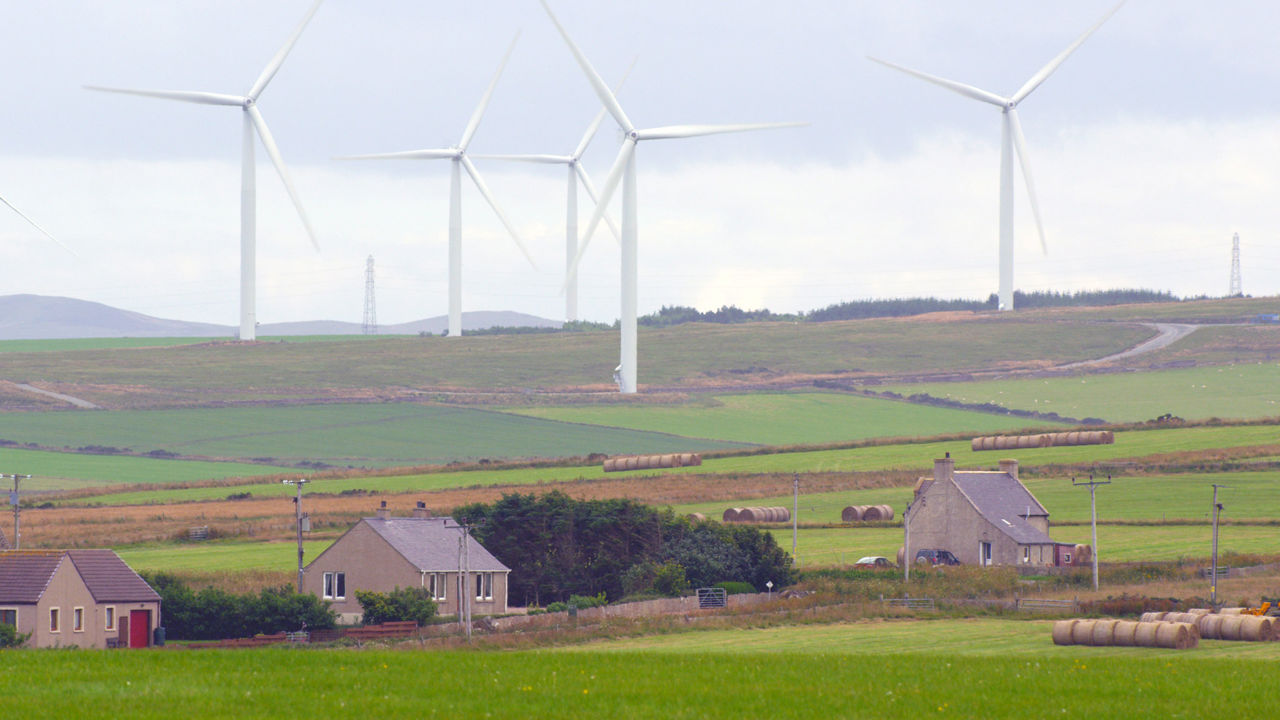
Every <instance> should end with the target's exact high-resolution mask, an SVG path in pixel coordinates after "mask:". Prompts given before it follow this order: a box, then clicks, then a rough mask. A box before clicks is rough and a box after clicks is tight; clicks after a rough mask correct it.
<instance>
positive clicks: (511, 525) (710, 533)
mask: <svg viewBox="0 0 1280 720" xmlns="http://www.w3.org/2000/svg"><path fill="white" fill-rule="evenodd" d="M454 517H455V518H456V519H458V521H459V522H463V523H466V524H469V525H472V526H473V527H475V531H474V535H475V537H476V539H477V540H479V541H480V543H481V544H483V545H484V546H485V548H486V549H488V550H489V552H491V553H493V554H494V556H495V557H497V558H498V559H499V560H500V561H502V562H503V564H505V565H507V566H508V567H510V568H511V570H512V573H511V580H510V586H509V588H508V598H509V601H510V602H511V604H513V605H528V604H532V605H542V604H544V603H549V602H553V601H563V600H567V599H568V598H569V597H570V596H572V595H584V596H586V595H597V594H599V593H601V592H603V593H605V595H606V597H608V598H609V599H611V600H616V599H620V598H622V597H623V596H625V595H633V594H644V593H646V592H654V593H658V594H671V591H672V590H673V589H681V590H682V589H683V588H686V587H704V586H710V585H714V584H716V583H718V582H722V581H738V582H746V583H750V584H751V585H752V586H753V587H755V588H757V589H758V590H760V591H763V590H764V588H765V583H766V582H768V581H772V582H773V584H774V585H775V586H778V587H781V586H785V585H789V584H791V583H792V582H794V577H795V571H794V570H793V568H792V567H791V556H789V555H787V554H786V553H785V552H783V551H782V549H781V548H779V547H778V545H777V543H776V542H775V541H774V539H773V536H772V535H770V534H769V533H767V532H765V531H763V530H760V529H759V528H755V527H750V526H734V527H727V526H723V525H721V524H719V523H715V522H701V523H691V522H689V521H688V520H687V519H685V518H683V517H677V516H676V515H674V514H673V513H672V512H671V511H670V510H658V509H656V508H652V507H649V506H647V505H643V504H641V503H638V502H635V501H633V500H625V499H615V500H574V499H573V498H570V497H569V496H568V495H565V494H564V493H562V492H559V491H556V492H551V493H547V494H545V495H541V496H536V495H521V494H511V495H504V496H503V497H502V499H501V500H498V501H497V502H495V503H493V504H491V505H486V504H482V503H476V504H473V505H467V506H464V507H460V508H458V509H457V510H455V511H454Z"/></svg>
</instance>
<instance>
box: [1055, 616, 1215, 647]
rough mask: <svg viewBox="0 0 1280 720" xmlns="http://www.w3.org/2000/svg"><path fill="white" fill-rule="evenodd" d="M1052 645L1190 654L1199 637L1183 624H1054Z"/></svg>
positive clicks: (1107, 621) (1080, 621)
mask: <svg viewBox="0 0 1280 720" xmlns="http://www.w3.org/2000/svg"><path fill="white" fill-rule="evenodd" d="M1053 644H1054V645H1091V646H1094V647H1158V648H1168V649H1170V650H1189V649H1191V648H1194V647H1196V646H1198V645H1199V644H1200V633H1199V632H1198V631H1197V630H1196V626H1195V625H1193V624H1191V623H1185V622H1163V621H1156V622H1133V621H1130V620H1080V619H1075V620H1059V621H1058V622H1056V623H1054V624H1053Z"/></svg>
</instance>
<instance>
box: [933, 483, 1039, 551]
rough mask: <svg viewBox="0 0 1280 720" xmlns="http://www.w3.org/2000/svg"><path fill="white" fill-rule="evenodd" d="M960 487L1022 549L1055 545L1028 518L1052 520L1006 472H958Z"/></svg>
mask: <svg viewBox="0 0 1280 720" xmlns="http://www.w3.org/2000/svg"><path fill="white" fill-rule="evenodd" d="M954 478H955V483H956V487H958V488H960V492H962V493H964V495H965V497H967V498H969V502H971V503H973V507H974V508H976V509H977V511H978V513H979V514H980V515H982V517H984V518H986V520H987V522H989V523H991V524H992V525H994V526H995V527H996V528H997V529H998V530H1000V531H1001V532H1003V533H1004V534H1005V535H1008V536H1009V537H1010V538H1011V539H1012V540H1013V541H1014V542H1016V543H1018V544H1019V545H1051V544H1053V540H1050V539H1049V536H1048V535H1045V534H1044V533H1042V532H1040V531H1039V530H1037V529H1036V528H1034V527H1032V526H1031V525H1030V523H1028V522H1027V521H1026V520H1025V519H1024V518H1025V517H1026V516H1027V515H1031V516H1043V517H1048V515H1049V511H1048V510H1045V509H1044V506H1043V505H1041V504H1040V501H1039V500H1036V496H1035V495H1032V494H1031V491H1030V490H1028V489H1027V488H1026V486H1024V485H1023V484H1022V483H1020V482H1018V480H1017V478H1015V477H1013V476H1012V475H1010V474H1008V473H1003V472H957V473H955V475H954Z"/></svg>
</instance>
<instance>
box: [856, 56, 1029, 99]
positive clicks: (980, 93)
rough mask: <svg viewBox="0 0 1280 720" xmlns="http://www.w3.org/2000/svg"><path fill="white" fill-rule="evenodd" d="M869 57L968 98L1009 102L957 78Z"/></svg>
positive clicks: (872, 60)
mask: <svg viewBox="0 0 1280 720" xmlns="http://www.w3.org/2000/svg"><path fill="white" fill-rule="evenodd" d="M867 59H868V60H870V61H871V62H875V63H880V64H881V65H884V66H885V67H887V68H893V69H894V70H897V71H898V72H904V73H906V74H908V75H913V76H915V77H918V78H920V79H921V80H924V81H925V82H931V83H933V84H934V85H938V86H940V87H944V88H946V89H948V90H950V91H952V92H957V93H960V94H961V95H964V96H965V97H967V98H973V99H974V100H980V101H982V102H984V103H991V104H992V105H995V106H997V107H1004V106H1005V105H1006V104H1008V103H1009V100H1008V99H1006V98H1002V97H1000V96H999V95H996V94H995V93H990V92H987V91H986V90H983V89H982V88H976V87H974V86H972V85H965V84H964V83H960V82H956V81H955V80H948V79H946V78H940V77H938V76H936V75H930V74H928V73H922V72H920V71H919V70H912V69H911V68H907V67H903V66H901V65H895V64H894V63H891V62H889V61H887V60H881V59H879V58H873V57H871V56H870V55H868V56H867Z"/></svg>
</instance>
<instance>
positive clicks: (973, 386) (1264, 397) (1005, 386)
mask: <svg viewBox="0 0 1280 720" xmlns="http://www.w3.org/2000/svg"><path fill="white" fill-rule="evenodd" d="M1193 337H1194V336H1193ZM1277 384H1280V363H1276V362H1269V363H1253V364H1249V365H1227V366H1222V367H1203V368H1187V369H1182V370H1158V371H1151V372H1138V373H1118V374H1114V375H1088V376H1074V377H1059V378H1035V379H1030V378H1029V379H1019V380H993V381H984V382H967V383H963V382H962V383H925V384H919V385H916V384H911V385H899V386H894V387H892V388H889V389H892V390H893V391H894V392H899V393H902V394H904V395H911V394H913V393H928V394H929V395H933V396H934V397H941V398H947V399H950V400H959V401H961V402H966V403H994V404H996V405H1000V406H1001V407H1006V408H1010V409H1016V410H1038V411H1041V412H1050V411H1052V412H1056V413H1059V414H1061V415H1065V416H1067V417H1075V418H1084V417H1098V418H1102V419H1104V420H1106V421H1108V422H1115V423H1126V422H1141V421H1143V420H1150V419H1152V418H1155V417H1159V416H1161V415H1164V414H1165V413H1172V414H1173V415H1176V416H1178V417H1181V418H1184V419H1187V420H1201V419H1205V418H1211V417H1219V418H1235V419H1250V418H1263V417H1277V416H1280V394H1277V393H1275V392H1268V391H1267V390H1266V389H1267V388H1274V387H1276V386H1277Z"/></svg>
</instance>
